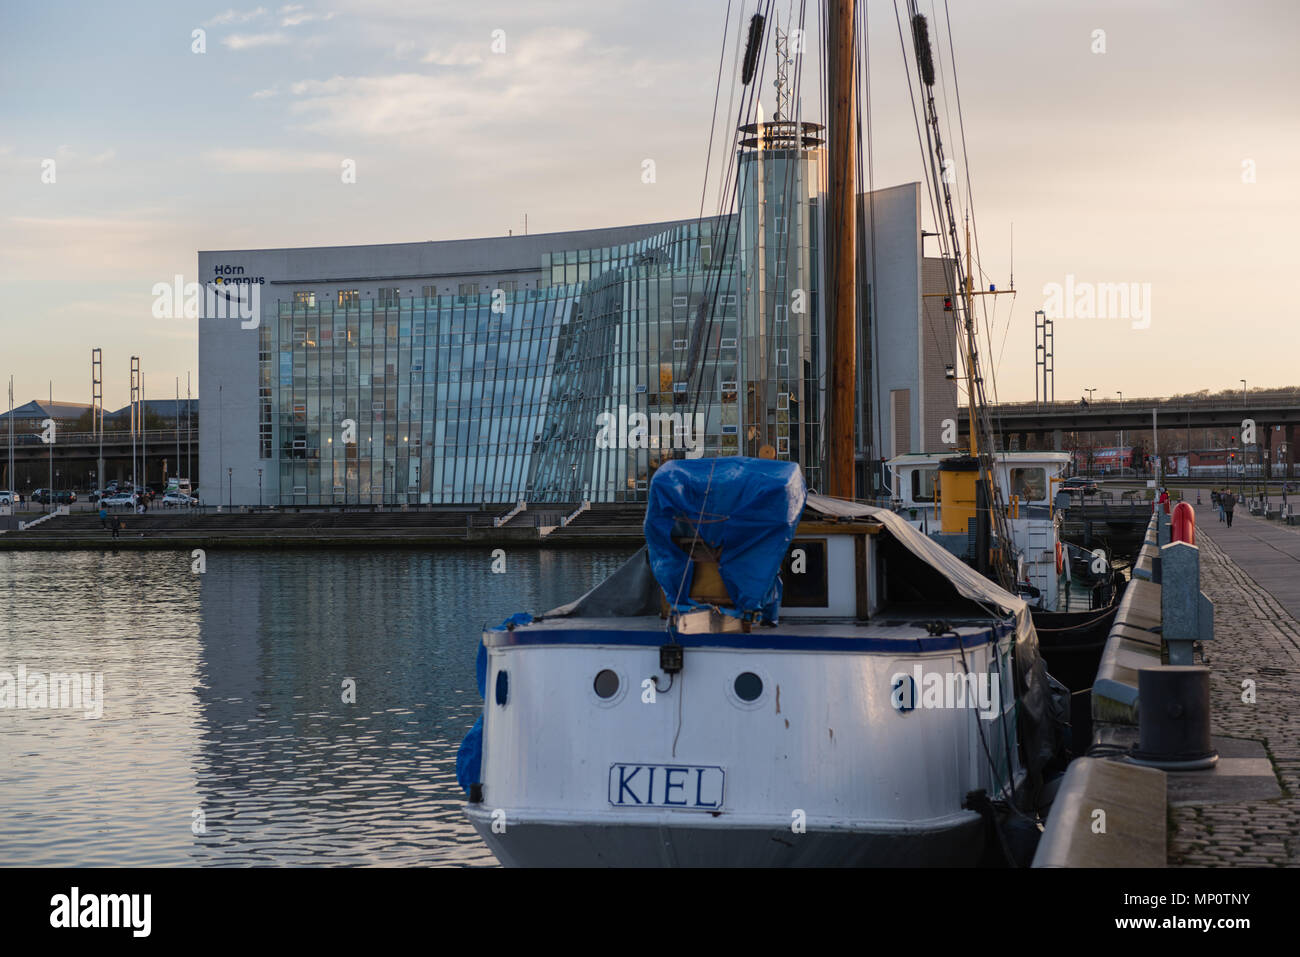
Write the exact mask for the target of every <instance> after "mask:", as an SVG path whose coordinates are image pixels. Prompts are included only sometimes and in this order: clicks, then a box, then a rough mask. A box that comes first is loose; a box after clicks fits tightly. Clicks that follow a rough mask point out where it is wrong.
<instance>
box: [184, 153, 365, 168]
mask: <svg viewBox="0 0 1300 957" xmlns="http://www.w3.org/2000/svg"><path fill="white" fill-rule="evenodd" d="M203 158H204V160H206V161H207V162H208V163H210V164H211V165H213V166H215V167H217V168H218V169H220V170H223V171H225V172H227V173H302V172H307V171H310V170H323V169H328V170H333V171H335V172H337V171H338V170H339V169H341V167H340V165H339V164H340V163H342V162H343V157H342V156H340V155H338V154H335V153H297V152H287V151H284V150H273V149H257V148H247V149H229V150H209V151H207V152H205V153H204V154H203Z"/></svg>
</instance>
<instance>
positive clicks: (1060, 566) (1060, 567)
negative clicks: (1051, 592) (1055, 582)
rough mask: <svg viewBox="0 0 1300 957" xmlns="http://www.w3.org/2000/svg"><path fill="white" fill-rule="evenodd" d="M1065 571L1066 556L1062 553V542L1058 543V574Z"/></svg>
mask: <svg viewBox="0 0 1300 957" xmlns="http://www.w3.org/2000/svg"><path fill="white" fill-rule="evenodd" d="M1063 571H1065V558H1064V556H1063V555H1062V553H1061V543H1060V542H1057V543H1056V574H1058V575H1059V574H1061V572H1063Z"/></svg>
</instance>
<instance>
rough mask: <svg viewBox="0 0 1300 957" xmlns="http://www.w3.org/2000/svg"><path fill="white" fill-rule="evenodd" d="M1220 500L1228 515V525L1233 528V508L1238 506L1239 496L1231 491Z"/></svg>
mask: <svg viewBox="0 0 1300 957" xmlns="http://www.w3.org/2000/svg"><path fill="white" fill-rule="evenodd" d="M1220 501H1222V503H1223V512H1224V514H1225V515H1227V516H1228V527H1229V528H1232V510H1233V509H1234V508H1236V507H1237V496H1235V495H1233V494H1232V493H1231V492H1229V493H1228V494H1227V495H1225V496H1224V497H1223V498H1222V499H1221V500H1220Z"/></svg>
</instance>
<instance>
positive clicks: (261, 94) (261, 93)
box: [250, 87, 276, 100]
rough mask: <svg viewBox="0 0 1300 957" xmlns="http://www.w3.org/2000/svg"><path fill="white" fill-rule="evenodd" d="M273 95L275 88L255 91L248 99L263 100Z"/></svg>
mask: <svg viewBox="0 0 1300 957" xmlns="http://www.w3.org/2000/svg"><path fill="white" fill-rule="evenodd" d="M275 95H276V91H275V88H274V87H269V88H267V89H265V90H255V91H254V92H253V93H252V94H250V98H251V99H254V100H265V99H267V98H268V97H272V96H275Z"/></svg>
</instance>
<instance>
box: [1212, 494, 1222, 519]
mask: <svg viewBox="0 0 1300 957" xmlns="http://www.w3.org/2000/svg"><path fill="white" fill-rule="evenodd" d="M1214 504H1215V505H1217V506H1219V521H1221V522H1222V521H1223V492H1222V491H1218V492H1215V493H1214Z"/></svg>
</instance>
